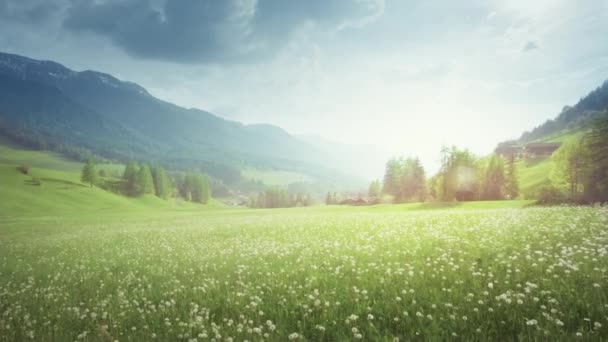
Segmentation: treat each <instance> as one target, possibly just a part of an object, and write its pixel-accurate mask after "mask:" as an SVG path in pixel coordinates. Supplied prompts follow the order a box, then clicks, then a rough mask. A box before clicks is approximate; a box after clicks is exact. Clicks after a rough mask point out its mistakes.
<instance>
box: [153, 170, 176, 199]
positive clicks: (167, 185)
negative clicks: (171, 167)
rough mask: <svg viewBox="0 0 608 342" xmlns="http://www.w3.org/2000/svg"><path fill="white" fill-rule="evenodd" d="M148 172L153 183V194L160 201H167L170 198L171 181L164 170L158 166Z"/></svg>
mask: <svg viewBox="0 0 608 342" xmlns="http://www.w3.org/2000/svg"><path fill="white" fill-rule="evenodd" d="M150 171H151V173H152V181H153V183H154V194H155V195H156V196H158V197H160V198H162V199H168V198H169V196H171V180H170V179H169V177H167V175H166V174H165V170H164V169H163V168H162V167H160V166H155V167H153V168H152V169H151V170H150Z"/></svg>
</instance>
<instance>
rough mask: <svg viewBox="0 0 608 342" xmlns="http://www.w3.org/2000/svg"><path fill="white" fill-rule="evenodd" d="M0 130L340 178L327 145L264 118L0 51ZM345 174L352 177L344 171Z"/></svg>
mask: <svg viewBox="0 0 608 342" xmlns="http://www.w3.org/2000/svg"><path fill="white" fill-rule="evenodd" d="M0 133H1V134H3V135H6V136H9V137H10V138H12V139H13V140H16V141H18V142H20V143H21V144H24V145H28V146H30V147H36V148H48V149H54V150H58V151H60V152H65V153H67V154H72V155H73V156H76V157H78V156H80V157H82V156H83V154H88V153H92V154H95V155H98V156H101V157H104V158H107V159H113V160H118V161H123V162H124V161H126V160H131V159H135V160H148V161H153V162H158V163H161V164H164V165H165V166H167V167H168V168H171V169H176V170H188V169H192V168H196V169H201V170H202V171H205V172H208V173H210V174H211V175H212V176H214V177H216V178H220V179H223V180H225V181H227V182H234V181H237V180H238V178H239V175H240V173H239V170H241V169H243V168H245V167H254V168H269V169H282V170H287V171H295V172H300V173H305V174H308V175H312V176H314V177H315V178H316V179H332V180H336V179H344V178H345V177H346V174H348V170H344V169H340V164H339V163H335V162H334V161H333V159H332V158H333V157H332V155H333V153H325V152H324V151H322V150H319V149H318V147H316V146H314V145H312V144H310V143H307V142H305V141H303V140H301V139H298V138H296V137H294V136H292V135H290V134H289V133H288V132H286V131H285V130H283V129H281V128H279V127H276V126H272V125H266V124H256V125H244V124H242V123H239V122H235V121H229V120H226V119H223V118H221V117H218V116H216V115H214V114H212V113H209V112H206V111H203V110H199V109H192V108H190V109H188V108H183V107H180V106H177V105H174V104H172V103H169V102H166V101H162V100H160V99H157V98H155V97H153V96H152V95H150V94H149V93H148V92H147V91H146V89H144V88H143V87H141V86H139V85H137V84H135V83H131V82H125V81H121V80H118V79H117V78H115V77H113V76H111V75H108V74H105V73H101V72H96V71H90V70H86V71H82V72H77V71H74V70H70V69H68V68H66V67H64V66H63V65H61V64H58V63H55V62H51V61H39V60H34V59H30V58H27V57H23V56H18V55H13V54H6V53H0ZM346 178H348V179H352V177H346Z"/></svg>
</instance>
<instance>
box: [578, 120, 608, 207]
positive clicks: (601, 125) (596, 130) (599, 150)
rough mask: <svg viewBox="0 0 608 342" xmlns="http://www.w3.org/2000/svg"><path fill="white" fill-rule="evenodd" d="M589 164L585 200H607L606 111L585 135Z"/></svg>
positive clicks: (607, 150)
mask: <svg viewBox="0 0 608 342" xmlns="http://www.w3.org/2000/svg"><path fill="white" fill-rule="evenodd" d="M585 142H586V149H587V151H588V160H587V163H588V165H589V168H588V174H587V179H586V180H585V189H584V199H585V201H587V202H608V111H605V112H604V113H603V115H602V116H600V117H599V118H598V119H597V120H596V121H595V123H594V124H593V127H592V129H591V131H590V132H589V133H588V134H587V135H586V136H585Z"/></svg>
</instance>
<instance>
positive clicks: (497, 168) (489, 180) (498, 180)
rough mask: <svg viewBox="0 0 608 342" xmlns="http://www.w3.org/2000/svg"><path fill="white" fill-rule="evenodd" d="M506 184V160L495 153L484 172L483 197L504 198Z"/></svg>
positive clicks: (489, 198)
mask: <svg viewBox="0 0 608 342" xmlns="http://www.w3.org/2000/svg"><path fill="white" fill-rule="evenodd" d="M504 186H505V167H504V162H503V160H502V158H501V157H499V156H498V155H496V154H493V155H492V156H491V157H490V160H489V161H488V164H487V166H486V170H485V174H484V185H483V198H484V199H487V200H499V199H503V188H504Z"/></svg>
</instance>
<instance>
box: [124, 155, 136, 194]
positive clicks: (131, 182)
mask: <svg viewBox="0 0 608 342" xmlns="http://www.w3.org/2000/svg"><path fill="white" fill-rule="evenodd" d="M122 179H123V180H124V181H125V190H126V192H127V195H129V196H136V195H137V185H136V184H135V182H136V179H137V167H136V166H135V163H134V162H132V161H130V162H128V163H127V165H126V166H125V171H124V172H123V174H122Z"/></svg>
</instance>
